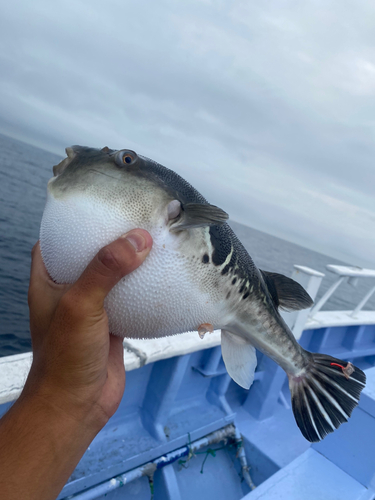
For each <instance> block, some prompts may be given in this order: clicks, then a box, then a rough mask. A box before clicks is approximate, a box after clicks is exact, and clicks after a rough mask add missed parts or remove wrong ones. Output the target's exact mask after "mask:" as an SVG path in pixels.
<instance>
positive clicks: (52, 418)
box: [0, 229, 152, 500]
mask: <svg viewBox="0 0 375 500" xmlns="http://www.w3.org/2000/svg"><path fill="white" fill-rule="evenodd" d="M151 246H152V239H151V236H150V235H149V234H148V233H147V232H146V231H144V230H140V229H137V230H133V231H130V232H129V233H128V234H127V235H125V236H124V237H122V238H119V239H118V240H116V241H114V242H113V243H111V244H110V245H108V246H107V247H104V248H103V249H102V250H101V251H100V252H99V253H98V255H97V256H96V257H95V258H94V259H93V260H92V262H91V263H90V264H89V266H88V267H87V268H86V270H85V271H84V272H83V274H82V275H81V277H80V278H79V280H78V281H77V282H76V283H75V284H74V285H58V284H56V283H54V282H53V281H52V280H51V279H50V277H49V276H48V274H47V271H46V269H45V267H44V264H43V261H42V258H41V254H40V248H39V244H37V245H36V246H35V247H34V249H33V252H32V266H31V278H30V288H29V307H30V331H31V337H32V344H33V363H32V367H31V370H30V374H29V376H28V379H27V381H26V384H25V387H24V390H23V392H22V394H21V396H20V397H19V399H18V400H17V401H16V402H15V404H14V405H13V406H12V408H11V409H10V410H9V411H8V412H7V414H6V415H5V416H4V417H3V418H2V419H1V420H0V498H1V499H4V500H5V499H6V500H20V499H21V498H22V500H53V499H55V498H56V497H57V496H58V494H59V493H60V491H61V489H62V488H63V486H64V484H65V483H66V481H67V480H68V478H69V476H70V475H71V474H72V472H73V470H74V468H75V467H76V465H77V463H78V462H79V460H80V459H81V457H82V455H83V454H84V452H85V451H86V449H87V447H88V446H89V444H90V443H91V441H92V439H93V438H94V437H95V435H96V434H97V433H98V432H99V431H100V429H101V428H102V427H103V426H104V425H105V424H106V422H107V421H108V419H109V418H110V417H111V416H112V415H113V414H114V413H115V411H116V409H117V408H118V405H119V404H120V401H121V397H122V395H123V392H124V388H125V369H124V363H123V347H122V340H121V339H120V338H119V337H115V336H113V335H111V334H110V333H109V330H108V319H107V315H106V313H105V310H104V307H103V303H104V299H105V297H106V296H107V294H108V293H109V291H110V290H111V289H112V288H113V287H114V286H115V285H116V283H118V281H119V280H120V279H121V278H123V277H124V276H125V275H127V274H129V273H131V272H132V271H134V270H135V269H136V268H137V267H138V266H140V265H141V264H142V262H143V261H144V259H145V258H146V257H147V255H148V253H149V251H150V249H151Z"/></svg>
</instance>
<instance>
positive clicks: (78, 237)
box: [40, 194, 226, 338]
mask: <svg viewBox="0 0 375 500" xmlns="http://www.w3.org/2000/svg"><path fill="white" fill-rule="evenodd" d="M136 227H142V228H144V229H146V230H148V231H149V232H150V234H151V235H152V237H153V240H154V243H153V248H152V250H151V252H150V254H149V256H148V257H147V259H146V261H145V262H144V263H143V264H142V266H141V267H139V268H138V269H136V270H135V271H134V272H133V273H131V274H130V275H128V276H126V277H125V278H123V279H122V280H121V281H120V282H119V283H118V284H117V285H116V286H115V287H114V288H113V289H112V291H111V292H110V293H109V295H108V296H107V298H106V301H105V308H106V311H107V313H108V317H109V325H110V331H111V332H112V333H114V334H116V335H120V336H123V337H129V338H130V337H131V338H153V337H163V336H167V335H173V334H176V333H182V332H186V331H191V330H196V329H198V326H199V325H200V324H202V323H210V324H212V325H214V327H215V328H221V327H222V326H224V325H225V323H226V321H225V313H224V312H223V311H225V310H226V307H225V301H224V298H223V293H222V291H220V288H219V287H218V286H215V280H216V274H217V273H216V270H215V269H214V267H213V266H212V265H210V264H209V265H207V264H202V260H201V256H200V255H199V248H198V249H197V252H194V250H193V251H191V245H190V246H189V245H187V246H186V245H185V249H186V248H188V252H187V253H183V248H181V245H180V248H179V244H178V238H177V237H176V236H175V235H172V234H171V233H170V232H169V230H168V228H167V227H166V225H165V224H163V223H162V222H160V223H159V224H158V225H155V224H154V226H153V227H151V224H150V223H147V222H145V221H144V220H143V221H141V220H138V221H137V220H125V218H124V214H123V213H121V211H119V210H115V209H114V207H113V206H112V207H111V206H108V204H107V203H106V204H104V203H100V202H98V200H97V199H95V198H91V197H86V196H85V197H67V198H63V199H55V198H54V197H53V196H52V195H50V194H49V196H48V200H47V204H46V208H45V212H44V215H43V220H42V225H41V232H40V240H41V250H42V256H43V259H44V262H45V264H46V267H47V270H48V272H49V274H50V275H51V277H52V278H53V279H54V280H55V281H56V282H59V283H73V282H74V281H76V280H77V278H78V277H79V276H80V274H81V273H82V271H83V270H84V269H85V267H86V266H87V264H88V263H89V262H90V260H91V259H92V258H93V257H94V256H95V254H96V253H97V252H98V251H99V250H100V248H102V247H103V246H105V245H107V244H108V243H110V242H111V241H113V240H115V239H116V238H118V237H119V236H121V235H122V234H124V233H126V232H127V231H129V230H130V229H134V228H136ZM194 253H196V255H194Z"/></svg>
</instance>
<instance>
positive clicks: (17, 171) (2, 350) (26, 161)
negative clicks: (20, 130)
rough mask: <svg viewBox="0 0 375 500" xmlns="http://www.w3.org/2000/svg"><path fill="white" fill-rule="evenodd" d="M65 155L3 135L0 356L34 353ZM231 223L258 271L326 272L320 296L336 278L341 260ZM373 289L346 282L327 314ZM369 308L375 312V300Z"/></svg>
mask: <svg viewBox="0 0 375 500" xmlns="http://www.w3.org/2000/svg"><path fill="white" fill-rule="evenodd" d="M64 156H65V154H64V152H63V151H62V152H61V156H58V155H55V154H53V153H49V152H47V151H44V150H42V149H39V148H36V147H33V146H30V145H28V144H25V143H23V142H20V141H17V140H15V139H11V138H9V137H5V136H3V135H0V231H1V234H0V356H6V355H10V354H16V353H20V352H26V351H29V350H30V349H31V343H30V332H29V314H28V307H27V289H28V282H29V272H30V252H31V249H32V247H33V245H34V244H35V242H36V241H37V240H38V235H39V225H40V220H41V217H42V213H43V208H44V204H45V199H46V186H47V182H48V179H50V178H51V177H52V167H53V165H56V164H57V163H58V162H59V161H60V160H61V159H62V158H63V157H64ZM203 194H204V193H203ZM230 224H231V226H232V228H233V229H234V231H235V233H236V234H237V236H238V237H239V238H240V240H241V241H242V243H243V244H244V246H245V247H246V249H247V250H248V252H249V253H250V255H251V256H252V258H253V260H254V261H255V264H256V265H257V266H258V267H259V268H260V269H264V270H266V271H273V272H279V273H282V274H285V275H287V276H290V275H291V273H292V271H293V264H300V265H304V266H308V267H312V268H313V269H316V270H318V271H321V272H325V273H326V278H324V280H323V283H322V286H321V289H320V292H319V295H318V297H319V296H321V295H322V293H324V292H325V291H326V290H327V288H328V287H329V286H330V285H331V284H332V283H333V281H334V280H335V279H337V276H336V275H333V274H332V273H329V272H327V271H326V270H325V266H326V265H327V264H343V263H342V262H341V261H338V260H337V259H334V258H332V257H328V256H326V255H323V254H320V253H317V252H314V251H312V250H309V249H307V248H303V247H301V246H298V245H295V244H293V243H290V242H288V241H286V240H282V239H280V238H276V237H274V236H271V235H269V234H266V233H263V232H260V231H257V230H255V229H252V228H249V227H247V226H244V225H242V224H239V223H236V222H230ZM352 264H355V263H352ZM372 284H373V280H372V281H370V280H362V281H360V283H359V285H358V287H357V288H353V287H352V286H350V285H349V284H347V283H344V284H343V285H341V287H340V288H339V289H338V291H337V292H336V293H335V295H334V296H333V297H332V299H331V300H330V301H329V302H328V303H327V304H326V305H325V307H324V309H326V310H335V309H352V308H353V307H354V306H355V305H357V303H358V302H359V301H360V300H361V298H362V297H364V295H365V293H366V291H367V290H369V288H370V286H371V285H372ZM366 308H367V309H375V297H373V298H372V300H371V301H369V302H368V304H367V306H366Z"/></svg>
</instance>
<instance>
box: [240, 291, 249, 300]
mask: <svg viewBox="0 0 375 500" xmlns="http://www.w3.org/2000/svg"><path fill="white" fill-rule="evenodd" d="M249 295H250V294H249V292H246V293H245V295H244V296H243V297H242V298H243V299H244V300H245V299H247V298H248V296H249Z"/></svg>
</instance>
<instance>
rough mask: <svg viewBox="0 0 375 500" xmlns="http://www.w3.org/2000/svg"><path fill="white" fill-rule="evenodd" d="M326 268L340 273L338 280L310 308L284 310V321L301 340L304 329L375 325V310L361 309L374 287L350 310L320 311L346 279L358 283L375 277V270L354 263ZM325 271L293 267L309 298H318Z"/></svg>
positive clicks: (296, 279)
mask: <svg viewBox="0 0 375 500" xmlns="http://www.w3.org/2000/svg"><path fill="white" fill-rule="evenodd" d="M326 267H327V270H328V271H330V272H333V273H335V274H337V275H338V279H337V280H336V281H335V283H333V285H331V286H330V288H329V289H328V290H327V291H326V292H325V294H324V295H323V296H322V297H321V298H320V299H319V301H318V302H317V303H316V304H315V305H314V306H313V307H312V308H311V309H305V310H303V311H296V312H293V313H283V317H284V320H285V321H286V323H287V324H288V326H289V327H290V328H291V329H292V331H293V333H294V335H295V337H296V338H297V339H299V338H300V337H301V335H302V332H303V330H307V329H314V328H320V327H326V326H345V325H355V324H358V325H359V324H375V311H362V309H363V307H364V306H365V304H366V303H367V302H368V300H369V299H370V298H371V296H372V295H373V294H374V292H375V286H373V287H372V288H371V289H370V290H369V291H368V292H367V294H366V295H365V297H363V299H362V300H361V301H360V302H359V304H358V305H357V306H356V307H355V308H354V309H353V310H350V311H321V309H322V307H323V306H324V304H326V302H327V301H328V299H329V298H331V297H332V295H333V294H334V292H335V291H336V290H337V288H338V287H339V286H340V285H341V283H343V282H344V281H345V280H348V283H350V284H351V285H353V286H356V285H357V284H358V281H359V279H364V278H375V270H374V269H363V268H360V267H353V266H336V265H332V264H329V265H327V266H326ZM324 276H325V275H324V274H323V273H320V272H318V271H315V270H314V269H310V268H309V267H305V266H297V265H295V266H294V272H293V274H292V278H293V279H294V280H295V281H298V283H300V284H301V285H302V286H303V287H304V288H305V290H306V291H307V292H308V293H309V295H310V297H311V298H312V299H313V300H315V297H316V295H317V293H318V290H319V287H320V284H321V282H322V279H323V278H324Z"/></svg>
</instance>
